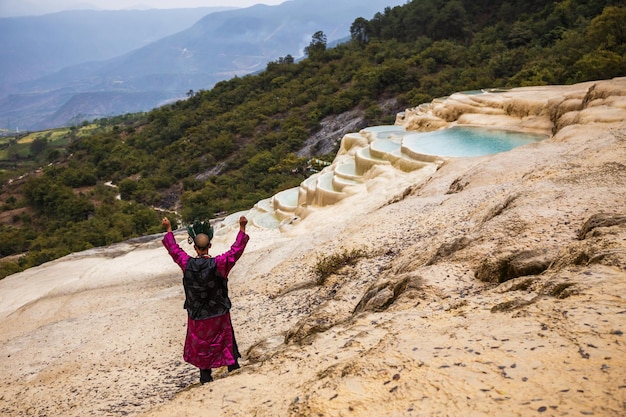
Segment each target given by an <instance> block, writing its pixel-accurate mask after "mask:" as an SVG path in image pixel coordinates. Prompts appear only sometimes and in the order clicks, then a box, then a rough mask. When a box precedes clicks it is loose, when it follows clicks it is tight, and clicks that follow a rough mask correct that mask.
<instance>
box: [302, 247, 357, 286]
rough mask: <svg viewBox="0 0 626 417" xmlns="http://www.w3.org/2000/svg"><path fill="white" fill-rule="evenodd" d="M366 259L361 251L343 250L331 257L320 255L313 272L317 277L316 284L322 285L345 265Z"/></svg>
mask: <svg viewBox="0 0 626 417" xmlns="http://www.w3.org/2000/svg"><path fill="white" fill-rule="evenodd" d="M365 257H367V252H366V251H365V250H363V249H352V250H350V251H349V250H347V249H343V250H342V252H340V253H334V254H332V255H328V256H326V255H321V256H319V257H318V258H317V263H316V264H315V267H314V271H315V274H316V275H317V280H316V283H317V284H318V285H323V284H324V282H325V281H326V278H328V277H329V276H331V275H332V274H334V273H336V272H337V271H338V270H339V269H341V268H342V267H344V266H346V265H354V264H356V263H357V261H358V260H359V259H360V258H365Z"/></svg>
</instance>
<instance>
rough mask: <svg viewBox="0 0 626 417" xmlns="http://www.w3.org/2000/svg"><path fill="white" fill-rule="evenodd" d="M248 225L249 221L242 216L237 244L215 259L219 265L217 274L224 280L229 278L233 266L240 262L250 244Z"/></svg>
mask: <svg viewBox="0 0 626 417" xmlns="http://www.w3.org/2000/svg"><path fill="white" fill-rule="evenodd" d="M247 224H248V219H246V218H245V217H244V216H241V217H240V218H239V233H237V238H236V239H235V243H233V244H232V246H231V247H230V250H229V251H228V252H225V253H223V254H221V255H219V256H217V257H216V258H215V262H216V263H217V272H218V273H219V274H220V275H221V276H222V277H224V278H228V274H229V273H230V270H231V269H232V268H233V266H235V263H236V262H237V261H238V260H239V258H241V255H243V251H244V249H245V248H246V245H247V244H248V240H250V236H248V235H247V234H246V225H247Z"/></svg>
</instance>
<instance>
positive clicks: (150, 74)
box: [0, 0, 403, 130]
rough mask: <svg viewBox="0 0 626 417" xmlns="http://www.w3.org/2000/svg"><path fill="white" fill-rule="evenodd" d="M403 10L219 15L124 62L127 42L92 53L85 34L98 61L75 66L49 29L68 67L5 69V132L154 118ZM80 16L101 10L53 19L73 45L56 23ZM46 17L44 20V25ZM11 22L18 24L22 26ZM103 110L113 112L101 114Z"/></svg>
mask: <svg viewBox="0 0 626 417" xmlns="http://www.w3.org/2000/svg"><path fill="white" fill-rule="evenodd" d="M402 3H403V1H399V0H395V1H394V0H347V1H343V2H337V1H335V0H292V1H286V2H284V3H283V4H281V5H278V6H266V5H256V6H252V7H249V8H244V9H232V10H220V11H213V12H212V13H207V14H206V15H204V17H201V16H200V17H199V20H198V21H197V22H196V23H195V24H192V23H190V24H189V26H188V27H187V28H186V29H184V30H183V29H181V30H180V31H178V32H176V33H169V34H166V35H163V36H162V37H161V38H160V39H157V40H152V39H149V40H148V39H145V36H147V35H148V33H144V34H143V36H144V40H143V42H144V44H143V45H140V46H138V47H137V48H133V49H131V50H126V51H123V52H121V53H119V54H118V55H114V53H115V50H116V49H115V48H118V49H117V50H120V49H119V48H120V45H119V42H120V41H123V39H124V37H123V36H119V37H117V38H116V37H115V36H112V35H111V34H109V35H107V36H109V39H110V41H104V42H102V45H101V46H99V47H98V48H100V50H99V51H98V50H96V51H94V50H93V48H92V49H91V50H90V48H89V47H88V44H89V41H90V39H89V37H90V36H91V37H92V38H93V37H96V36H97V35H96V34H94V33H90V34H86V35H85V36H81V34H80V33H74V34H73V36H74V37H79V38H80V37H83V38H87V39H83V41H84V42H77V43H76V45H75V46H73V47H72V48H75V50H76V51H80V52H84V50H87V51H88V52H93V54H92V55H89V54H87V53H85V55H84V56H85V57H86V58H84V59H83V60H82V61H79V60H78V59H72V58H71V57H72V56H73V55H74V54H73V53H72V51H71V50H70V51H68V50H67V49H68V48H63V47H60V46H58V45H55V39H54V36H53V35H52V33H53V30H52V29H50V30H48V32H47V33H48V36H49V37H50V39H48V43H49V44H50V45H51V46H49V47H48V54H50V55H52V56H59V58H60V59H64V60H65V61H64V62H65V63H66V64H67V65H64V66H59V65H58V62H53V61H54V60H52V59H51V60H50V61H51V62H53V63H54V64H56V65H57V66H56V67H55V66H54V65H53V63H51V64H49V65H48V68H47V69H48V71H44V69H43V68H39V69H38V71H39V73H37V71H36V69H37V66H36V65H34V64H33V63H32V62H28V60H22V65H23V67H24V68H27V69H28V70H25V71H22V72H21V73H20V74H19V75H15V74H14V75H5V74H4V73H3V72H7V71H8V69H7V68H5V69H3V70H0V76H2V79H3V80H6V81H7V82H3V85H2V86H0V127H5V126H2V124H3V123H5V121H6V123H7V125H8V124H9V123H10V126H6V127H7V128H10V129H13V128H15V126H19V128H20V130H40V129H46V128H53V127H57V126H62V125H68V124H74V123H76V122H77V121H79V119H80V118H83V119H93V118H99V117H105V116H113V115H118V114H123V113H127V112H135V111H147V110H150V109H152V108H154V107H156V106H158V105H161V104H162V103H163V102H164V101H165V100H168V99H169V100H174V99H177V98H183V97H185V94H186V93H187V92H188V91H189V90H200V89H210V88H211V87H212V86H213V85H214V84H215V83H217V82H219V81H221V80H225V79H229V78H232V77H233V76H242V75H245V74H249V73H253V72H256V71H259V70H262V69H264V68H265V66H266V64H267V63H268V62H270V61H273V60H276V59H278V58H279V57H282V56H286V55H288V54H290V55H292V56H294V57H298V56H301V55H302V53H303V49H304V47H306V46H307V45H308V44H309V42H310V41H311V36H312V34H313V33H315V32H317V31H319V30H321V31H323V32H324V33H325V35H326V36H327V39H328V42H329V43H331V42H332V41H334V40H337V39H340V38H345V37H347V36H349V29H350V25H351V24H352V22H353V21H354V20H355V19H356V18H357V17H365V18H371V17H372V16H373V15H374V14H375V13H376V12H382V11H383V10H384V9H385V7H391V6H394V5H398V4H402ZM187 10H188V9H187ZM152 12H155V11H152ZM158 12H159V14H158V15H159V16H167V13H168V12H170V13H172V16H174V17H172V18H175V16H176V15H177V14H176V13H182V12H177V11H174V10H160V11H158ZM66 13H67V14H66ZM77 13H81V16H86V17H85V19H86V20H89V19H95V17H93V16H94V14H97V13H101V12H65V13H58V14H54V15H49V16H50V17H49V18H50V19H53V20H51V22H52V23H49V25H50V27H51V28H56V29H57V30H59V31H60V33H61V34H64V35H63V36H66V39H67V34H66V33H65V32H64V30H63V28H62V27H59V26H55V25H59V22H67V21H68V19H69V21H71V20H72V16H74V18H76V16H79V15H78V14H77ZM107 13H111V14H113V15H114V14H115V13H120V15H119V16H124V17H125V18H128V19H129V21H128V22H129V23H127V24H128V25H130V26H131V27H132V26H133V23H132V21H133V20H132V19H133V18H132V16H133V15H134V16H145V15H143V13H146V11H144V12H142V11H135V12H107ZM161 13H163V14H161ZM87 16H89V19H87ZM44 17H45V16H44ZM44 17H41V18H42V19H43V21H46V20H45V19H44ZM161 18H162V17H161ZM15 19H29V18H15ZM3 20H11V19H3ZM166 20H167V19H166ZM55 22H56V23H55ZM11 23H12V24H15V21H13V22H11ZM120 26H122V25H121V24H120ZM79 27H80V25H75V26H74V29H73V30H75V31H77V32H80V30H79V29H77V28H79ZM143 27H144V28H145V27H148V25H144V26H143ZM102 32H109V31H107V30H103V31H102ZM146 32H149V31H146ZM0 34H2V32H1V31H0ZM59 36H60V38H61V39H63V37H62V36H61V35H59ZM5 38H6V37H5ZM138 38H139V36H135V38H134V42H136V43H139V40H138ZM72 39H73V38H72ZM38 41H41V40H40V39H39V40H38V38H37V36H35V35H32V36H31V38H30V41H29V40H28V39H22V42H23V44H21V45H19V48H22V49H25V48H26V49H27V48H29V42H32V44H33V45H36V43H37V42H38ZM57 42H58V41H57ZM61 43H62V41H61ZM94 44H96V43H95V42H94ZM127 46H128V45H127ZM17 50H18V46H15V45H14V46H13V48H8V47H7V48H4V47H0V58H3V61H4V62H11V61H12V59H11V53H13V54H14V56H15V54H16V53H17ZM98 57H100V59H98ZM31 64H32V66H31ZM33 67H34V68H33ZM49 69H52V70H53V71H49ZM112 92H114V93H115V97H116V101H115V102H110V101H109V100H110V97H111V95H110V94H102V93H112ZM85 93H89V95H88V97H90V100H85V99H84V98H85V97H87V96H85ZM79 94H80V95H82V99H80V100H72V97H73V96H74V95H79ZM124 95H128V100H124V98H123V96H124ZM140 97H142V98H141V99H140ZM79 103H80V104H79ZM61 108H63V110H62V111H60V109H61ZM103 111H106V113H105V114H103V113H102V112H103ZM79 116H80V117H79ZM9 121H10V122H9Z"/></svg>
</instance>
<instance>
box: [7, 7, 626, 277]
mask: <svg viewBox="0 0 626 417" xmlns="http://www.w3.org/2000/svg"><path fill="white" fill-rule="evenodd" d="M620 4H621V2H619V1H616V0H614V1H609V0H606V1H582V2H573V1H571V0H568V1H541V0H519V1H509V2H501V3H500V4H499V5H497V7H494V6H493V3H492V2H488V1H486V0H482V1H469V0H455V1H444V0H419V1H412V2H409V3H407V4H406V5H404V6H398V7H394V8H387V9H385V10H384V11H383V12H381V13H378V14H376V15H375V16H374V17H373V19H371V20H366V19H364V18H357V19H356V20H355V21H354V23H353V24H352V27H351V36H352V41H351V42H348V43H346V44H342V45H339V46H337V47H335V48H327V46H326V43H325V42H326V37H325V35H324V34H323V33H321V32H318V33H316V34H315V35H313V38H312V41H311V44H310V45H309V47H308V48H307V54H308V57H307V59H304V60H302V61H301V62H298V63H296V62H294V59H293V58H292V57H291V56H286V57H283V58H280V59H278V60H277V61H275V62H271V63H269V64H268V65H267V68H266V70H265V71H263V72H262V73H260V74H258V75H249V76H245V77H240V78H239V77H238V78H234V79H231V80H228V81H223V82H220V83H218V84H217V85H216V86H215V87H214V88H212V89H211V90H207V91H198V92H195V93H194V92H190V93H189V98H188V99H187V100H184V101H179V102H177V103H175V104H173V105H169V106H164V107H161V108H159V109H155V110H153V111H151V112H149V113H147V114H138V115H126V116H121V117H117V118H112V119H103V120H98V121H96V128H95V129H91V130H89V131H82V130H79V129H75V128H74V129H73V131H72V132H71V139H70V138H69V136H68V140H67V143H60V142H59V141H58V140H57V139H52V138H53V136H50V137H48V138H46V139H45V140H42V139H36V138H34V139H33V141H32V142H31V144H30V145H28V150H25V148H23V149H21V150H20V149H19V148H15V149H14V150H13V153H10V154H5V155H4V158H5V164H4V165H3V166H4V168H5V171H3V172H2V174H1V175H2V176H1V177H0V178H1V179H2V180H3V186H2V194H1V198H2V203H1V205H0V210H1V212H0V224H1V226H0V242H2V243H0V256H2V257H4V262H2V263H0V276H5V275H7V274H9V273H13V272H15V271H19V270H22V269H25V268H28V267H31V266H34V265H38V264H41V263H42V262H45V261H48V260H51V259H55V258H58V257H60V256H63V255H65V254H68V253H71V252H74V251H78V250H82V249H87V248H90V247H95V246H101V245H107V244H111V243H114V242H117V241H121V240H124V239H128V238H129V237H133V236H138V235H144V234H149V233H156V232H158V231H160V226H159V214H157V212H156V211H155V210H154V209H153V208H152V207H160V208H162V209H163V210H174V209H176V210H178V212H179V213H180V215H181V216H182V219H183V220H184V221H189V220H192V219H195V218H212V217H214V216H215V215H216V214H217V213H224V212H226V213H229V212H234V211H237V210H242V209H247V208H250V207H251V206H253V205H254V204H255V203H256V202H257V201H259V200H262V199H264V198H267V197H269V196H271V195H273V194H275V193H276V192H278V191H280V190H284V189H287V188H291V187H294V186H297V185H298V184H299V183H300V182H301V181H302V180H303V179H304V177H305V175H307V174H306V171H305V168H306V160H305V159H304V158H299V157H297V156H296V151H298V150H299V149H301V148H302V147H303V144H304V142H305V141H306V139H307V138H309V137H310V136H311V135H312V134H314V133H315V132H316V131H318V130H319V129H320V122H321V121H322V120H323V119H324V118H325V117H327V116H332V115H339V114H341V113H343V112H346V111H348V110H354V109H358V110H359V111H360V112H361V114H362V115H363V117H364V118H365V123H366V124H368V125H375V124H381V123H392V122H393V120H394V118H395V112H396V111H401V110H402V109H404V108H406V107H409V106H415V105H418V104H420V103H423V102H428V101H430V100H432V99H433V98H435V97H439V96H444V95H448V94H450V93H452V92H455V91H462V90H473V89H480V88H489V87H515V86H524V85H546V84H570V83H576V82H581V81H587V80H593V79H606V78H611V77H615V76H621V75H624V73H623V71H624V70H623V69H624V68H626V58H625V57H626V46H625V45H626V42H625V37H626V35H625V33H626V31H624V30H623V22H624V21H626V8H625V7H623V6H620ZM385 102H392V103H395V107H393V108H392V109H391V111H389V110H383V107H382V104H381V103H385ZM53 143H59V145H60V147H57V148H54V149H51V147H50V145H51V144H53ZM33 144H35V145H33ZM12 145H13V146H17V144H12ZM22 146H24V145H22ZM27 156H28V158H30V159H29V160H30V161H31V162H32V161H36V162H37V163H38V164H39V166H44V168H43V169H41V171H40V172H35V171H32V170H31V171H30V172H29V174H28V175H27V176H26V177H25V178H23V179H19V180H18V179H17V178H18V176H20V175H21V174H23V173H24V172H25V169H24V165H23V164H22V163H20V162H23V159H24V158H27ZM315 156H318V157H322V158H323V157H324V155H315ZM327 157H328V158H332V157H333V156H332V155H330V156H327ZM11 164H13V165H11ZM27 166H28V165H27ZM107 183H108V184H109V185H107ZM111 185H112V186H111ZM118 194H119V196H120V197H121V199H118V198H117V195H118ZM20 254H24V255H23V256H19V257H11V256H12V255H20Z"/></svg>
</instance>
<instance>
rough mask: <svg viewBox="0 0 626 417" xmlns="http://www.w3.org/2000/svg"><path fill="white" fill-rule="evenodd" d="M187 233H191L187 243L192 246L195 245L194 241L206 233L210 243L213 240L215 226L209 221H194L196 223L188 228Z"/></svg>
mask: <svg viewBox="0 0 626 417" xmlns="http://www.w3.org/2000/svg"><path fill="white" fill-rule="evenodd" d="M187 233H189V237H188V238H187V242H189V244H190V245H193V241H194V239H195V238H196V236H198V235H199V234H201V233H204V234H205V235H207V236H208V237H209V241H211V240H212V239H213V226H211V224H210V223H209V222H208V220H203V221H199V220H194V222H193V223H192V224H190V225H188V226H187Z"/></svg>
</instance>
